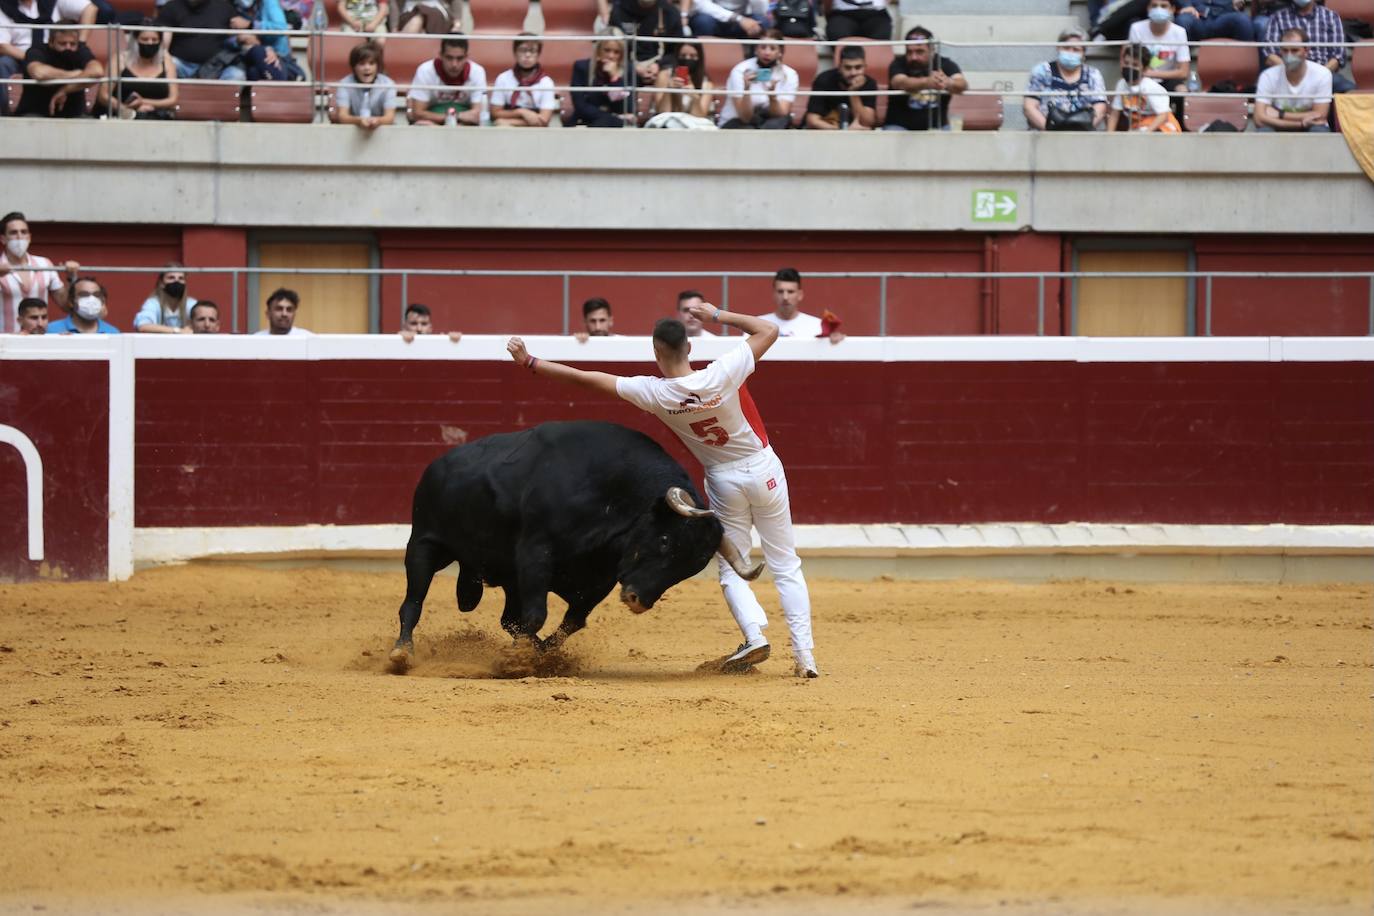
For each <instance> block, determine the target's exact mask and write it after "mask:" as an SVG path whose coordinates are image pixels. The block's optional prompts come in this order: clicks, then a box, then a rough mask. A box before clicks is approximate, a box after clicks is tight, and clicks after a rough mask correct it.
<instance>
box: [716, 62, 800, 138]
mask: <svg viewBox="0 0 1374 916" xmlns="http://www.w3.org/2000/svg"><path fill="white" fill-rule="evenodd" d="M762 69H765V68H764V67H761V66H760V65H759V61H758V58H756V57H748V58H745V59H744V60H742V61H740V62H739V63H737V64H735V66H734V67H733V68H732V69H731V70H730V76H729V78H728V79H726V81H725V104H724V105H722V106H721V109H720V118H719V120H718V121H717V122H716V123H718V124H727V123H729V122H730V121H733V120H734V119H735V118H738V117H739V113H738V112H737V111H736V110H735V99H736V98H738V97H739V96H742V95H744V90H745V86H744V71H745V70H753V71H754V72H755V74H757V73H758V71H759V70H762ZM771 69H772V71H773V74H772V77H773V78H772V79H771V80H770V81H769V82H772V83H775V85H774V86H773V88H774V89H775V90H777V93H778V95H777V98H778V99H779V100H781V101H783V102H792V101H795V100H796V98H797V86H798V84H799V83H800V82H801V81H800V79H798V77H797V71H796V70H793V69H792V68H791V67H789V66H787V64H785V63H783V62H782V61H778V62H777V63H775V64H773V66H772V68H771ZM767 88H768V87H767V86H765V85H764V84H762V83H757V82H754V83H751V84H750V86H749V98H750V99H751V100H752V101H753V103H754V107H755V108H767V107H768V102H769V98H770V97H769V96H768V95H767V93H766V91H765V90H767Z"/></svg>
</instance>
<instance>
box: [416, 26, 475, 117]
mask: <svg viewBox="0 0 1374 916" xmlns="http://www.w3.org/2000/svg"><path fill="white" fill-rule="evenodd" d="M410 82H411V86H410V91H409V92H407V93H406V109H407V112H408V114H409V116H410V123H412V124H414V125H416V126H426V125H428V126H434V125H439V124H467V125H469V126H474V125H477V124H480V123H482V109H483V107H484V106H485V105H486V104H487V71H486V70H485V69H483V68H482V65H481V64H479V63H477V61H475V60H469V59H468V40H467V39H466V38H445V39H443V40H442V41H440V42H439V56H438V57H436V58H434V59H433V60H427V61H425V62H424V63H423V64H421V65H420V66H418V67H416V68H415V75H414V76H413V77H411V78H410Z"/></svg>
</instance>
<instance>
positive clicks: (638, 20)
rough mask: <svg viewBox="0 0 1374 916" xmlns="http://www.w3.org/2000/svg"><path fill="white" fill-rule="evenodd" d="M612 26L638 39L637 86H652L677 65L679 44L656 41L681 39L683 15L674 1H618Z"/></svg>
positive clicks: (613, 8) (614, 9) (636, 50)
mask: <svg viewBox="0 0 1374 916" xmlns="http://www.w3.org/2000/svg"><path fill="white" fill-rule="evenodd" d="M611 25H613V26H615V27H616V28H618V29H620V31H622V32H624V33H625V34H627V35H634V36H635V45H634V47H635V77H636V79H635V84H636V85H639V86H652V85H654V84H655V83H656V82H657V81H658V75H659V73H660V72H662V71H664V70H672V69H673V67H675V66H677V49H678V45H677V42H674V41H669V42H664V41H655V40H654V39H656V38H681V37H682V16H681V12H680V10H679V9H678V8H677V7H676V6H674V5H673V3H672V2H671V0H616V2H615V4H614V5H613V6H612V7H611Z"/></svg>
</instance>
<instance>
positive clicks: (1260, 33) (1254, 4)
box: [1250, 0, 1293, 59]
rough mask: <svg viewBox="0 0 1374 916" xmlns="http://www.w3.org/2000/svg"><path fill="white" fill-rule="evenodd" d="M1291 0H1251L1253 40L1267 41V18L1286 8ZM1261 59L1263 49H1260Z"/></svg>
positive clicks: (1290, 3)
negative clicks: (1253, 26)
mask: <svg viewBox="0 0 1374 916" xmlns="http://www.w3.org/2000/svg"><path fill="white" fill-rule="evenodd" d="M1292 3H1293V0H1251V3H1250V15H1251V16H1252V17H1254V23H1255V41H1268V40H1269V38H1268V35H1269V20H1270V19H1271V18H1273V16H1274V14H1275V13H1277V12H1278V11H1279V10H1285V9H1288V8H1289V6H1291V5H1292ZM1260 57H1261V59H1262V58H1263V57H1264V49H1263V48H1261V49H1260Z"/></svg>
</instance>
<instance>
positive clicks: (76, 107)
mask: <svg viewBox="0 0 1374 916" xmlns="http://www.w3.org/2000/svg"><path fill="white" fill-rule="evenodd" d="M24 75H25V76H26V77H27V78H29V79H31V80H38V84H37V85H34V84H29V85H27V86H25V87H24V94H23V95H22V96H20V98H19V107H18V108H16V109H15V110H14V113H15V114H17V115H28V116H30V117H40V118H81V117H85V115H86V87H87V86H91V85H94V84H92V83H75V82H72V80H94V79H99V78H100V77H102V76H104V75H105V68H104V67H103V66H101V64H100V61H98V60H96V59H95V55H94V54H92V53H91V49H90V48H88V47H86V45H85V43H84V42H82V41H81V39H80V37H79V36H78V35H77V31H76V29H73V28H65V29H49V30H48V40H47V42H46V43H44V44H34V45H32V46H31V47H30V48H29V50H28V52H27V53H25V55H24Z"/></svg>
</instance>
